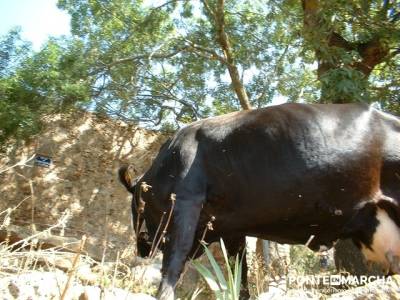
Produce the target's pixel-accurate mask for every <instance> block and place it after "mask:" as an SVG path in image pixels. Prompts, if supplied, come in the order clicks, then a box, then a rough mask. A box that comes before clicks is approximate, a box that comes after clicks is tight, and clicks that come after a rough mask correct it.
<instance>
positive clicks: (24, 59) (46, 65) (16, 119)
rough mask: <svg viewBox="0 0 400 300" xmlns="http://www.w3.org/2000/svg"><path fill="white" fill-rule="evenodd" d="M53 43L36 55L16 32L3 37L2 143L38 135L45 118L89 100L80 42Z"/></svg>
mask: <svg viewBox="0 0 400 300" xmlns="http://www.w3.org/2000/svg"><path fill="white" fill-rule="evenodd" d="M65 44H66V45H63V43H62V42H61V41H57V40H50V41H49V42H48V43H46V44H45V45H44V46H43V48H42V49H41V51H39V52H37V53H35V52H33V51H32V50H31V48H30V46H29V44H27V43H26V42H24V41H22V40H21V38H20V35H19V32H18V31H15V30H12V31H10V32H9V33H8V34H7V35H6V36H4V37H1V38H0V49H1V53H2V55H1V61H0V65H1V70H0V71H1V75H2V76H1V77H0V128H1V130H0V143H1V145H2V146H3V147H4V146H5V142H6V141H7V140H8V139H9V138H10V137H14V138H17V139H20V138H21V139H23V138H27V137H30V136H32V135H34V134H35V133H37V132H38V131H39V130H40V127H41V118H42V117H43V116H44V115H47V114H50V113H55V112H65V111H66V110H67V109H69V108H70V107H72V106H73V105H74V104H75V103H76V102H78V101H79V102H80V103H83V102H85V101H89V99H90V90H89V84H88V82H87V70H86V68H85V67H84V65H82V63H81V59H82V57H80V56H79V53H80V51H79V49H80V47H81V45H80V42H76V43H75V42H73V41H68V42H67V43H65Z"/></svg>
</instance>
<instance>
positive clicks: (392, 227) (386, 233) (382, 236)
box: [361, 208, 400, 268]
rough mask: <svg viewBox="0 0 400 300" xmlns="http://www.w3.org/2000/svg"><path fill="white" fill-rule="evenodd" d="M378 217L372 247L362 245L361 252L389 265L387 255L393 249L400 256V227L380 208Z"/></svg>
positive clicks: (371, 258) (368, 257)
mask: <svg viewBox="0 0 400 300" xmlns="http://www.w3.org/2000/svg"><path fill="white" fill-rule="evenodd" d="M376 218H377V219H378V221H379V224H378V226H377V227H376V230H375V233H374V235H373V239H372V245H371V248H372V250H371V249H370V248H367V247H366V246H365V245H362V247H361V252H362V253H363V254H364V256H365V258H366V259H367V260H370V261H374V262H377V263H380V264H382V265H383V266H385V267H386V268H388V267H389V262H388V261H387V259H386V257H385V255H386V253H387V252H389V251H391V252H392V253H393V255H398V256H400V228H399V227H397V225H396V223H395V222H394V221H393V220H392V219H391V218H390V217H389V216H388V214H387V213H386V211H384V210H383V209H380V208H378V210H377V214H376Z"/></svg>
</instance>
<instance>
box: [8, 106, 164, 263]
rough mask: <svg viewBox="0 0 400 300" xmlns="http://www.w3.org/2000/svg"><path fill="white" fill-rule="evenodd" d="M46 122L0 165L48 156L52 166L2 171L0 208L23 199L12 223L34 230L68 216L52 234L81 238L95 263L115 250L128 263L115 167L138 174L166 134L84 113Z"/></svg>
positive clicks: (127, 227)
mask: <svg viewBox="0 0 400 300" xmlns="http://www.w3.org/2000/svg"><path fill="white" fill-rule="evenodd" d="M45 122H46V126H45V127H44V129H43V131H42V133H41V134H40V135H38V136H37V137H35V138H34V139H32V141H31V142H29V143H27V144H25V145H15V147H14V148H13V149H9V153H7V156H5V157H0V166H11V165H13V164H15V163H17V162H19V161H20V160H25V159H27V158H29V157H31V156H32V155H34V154H35V153H36V154H40V155H44V156H46V157H50V158H51V160H52V163H51V165H50V167H48V168H46V167H41V166H37V165H35V164H34V160H31V161H30V162H28V163H27V164H28V166H25V167H21V166H18V167H15V168H13V169H11V170H9V171H6V172H3V173H1V174H0V182H1V184H0V193H1V195H2V201H1V202H0V211H4V210H5V209H7V208H9V207H15V206H17V205H18V203H20V202H21V201H23V202H22V203H21V204H20V207H19V208H18V209H17V210H15V212H13V213H12V215H11V223H12V224H14V225H18V226H24V227H26V228H27V229H29V230H31V229H32V230H33V231H35V230H43V229H46V228H48V227H49V226H50V225H52V224H55V223H57V221H58V220H59V219H60V217H61V216H62V215H65V214H67V217H66V222H65V226H61V227H62V228H61V230H60V229H56V230H53V231H52V233H53V234H55V235H64V236H66V237H73V238H76V239H77V240H79V239H80V237H81V236H82V235H83V234H86V235H87V237H88V240H87V242H86V247H85V249H86V251H89V254H90V256H92V257H93V258H95V259H101V258H102V256H103V254H105V258H106V260H115V257H116V255H117V252H120V259H122V260H124V261H126V262H128V261H129V260H130V259H131V257H132V247H129V245H132V241H133V237H132V230H131V216H130V197H129V196H128V193H127V192H126V190H125V189H124V188H123V187H122V186H121V185H120V183H119V182H118V179H117V170H118V168H119V166H120V165H121V164H123V163H128V162H129V163H132V164H134V167H135V170H136V171H137V174H138V175H139V174H141V173H142V172H144V171H145V170H146V168H147V167H148V166H149V164H150V162H151V161H152V159H153V158H154V156H155V155H156V153H157V151H158V149H159V147H160V146H161V144H162V143H163V142H164V141H165V139H166V136H164V135H162V134H160V133H157V132H153V131H148V130H145V129H140V128H138V127H135V126H133V125H128V124H125V123H123V122H116V121H114V120H110V119H106V118H100V117H96V116H94V115H93V114H90V113H75V114H73V115H68V116H65V115H58V116H53V117H51V118H48V119H46V120H45ZM0 169H2V167H0ZM24 199H25V200H24ZM31 224H34V227H32V225H31Z"/></svg>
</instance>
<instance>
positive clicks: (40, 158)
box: [35, 154, 51, 168]
mask: <svg viewBox="0 0 400 300" xmlns="http://www.w3.org/2000/svg"><path fill="white" fill-rule="evenodd" d="M35 165H37V166H40V167H45V168H48V167H50V165H51V158H50V157H48V156H44V155H40V154H36V157H35Z"/></svg>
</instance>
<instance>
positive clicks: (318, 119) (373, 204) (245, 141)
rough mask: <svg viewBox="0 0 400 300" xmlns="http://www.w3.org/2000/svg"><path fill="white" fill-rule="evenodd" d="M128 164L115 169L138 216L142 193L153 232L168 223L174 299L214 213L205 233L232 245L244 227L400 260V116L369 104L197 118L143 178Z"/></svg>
mask: <svg viewBox="0 0 400 300" xmlns="http://www.w3.org/2000/svg"><path fill="white" fill-rule="evenodd" d="M128 170H129V169H127V168H121V169H120V178H121V181H122V183H123V184H124V185H125V186H126V188H127V189H128V190H129V191H130V192H131V193H132V194H133V195H134V197H133V201H132V203H133V204H132V210H133V216H134V220H137V217H138V215H137V212H138V211H143V206H144V204H145V207H144V211H143V213H142V218H139V219H144V220H145V221H146V226H147V229H148V235H149V238H150V240H151V239H153V238H154V237H155V235H156V232H157V229H158V234H157V235H158V236H160V232H162V231H163V230H164V229H166V236H165V243H164V245H163V253H164V257H163V264H162V282H161V285H160V288H159V292H158V297H159V298H160V299H173V297H174V287H175V285H176V283H177V281H178V279H179V276H180V274H181V272H182V269H183V267H184V264H185V261H186V260H187V259H188V258H190V257H191V256H192V255H193V254H194V252H195V251H196V250H197V249H198V244H199V243H198V241H199V240H200V239H201V237H202V235H203V233H204V228H205V227H206V225H207V223H208V222H209V221H210V219H211V218H215V220H214V221H213V222H212V223H213V229H214V230H213V231H208V232H207V233H206V236H205V241H206V242H213V241H218V240H219V238H220V237H222V238H223V239H224V240H225V241H227V244H228V247H229V250H230V252H231V253H232V254H234V253H235V252H240V251H241V250H243V249H241V247H242V246H243V243H244V237H245V236H246V235H248V236H255V237H259V238H262V239H267V240H273V241H277V242H280V243H300V244H305V243H306V242H307V241H308V242H309V243H308V245H309V247H310V248H311V249H313V250H318V249H319V248H320V247H321V246H323V247H325V246H327V247H331V246H332V245H333V243H334V241H336V240H337V239H340V238H352V239H353V240H354V242H355V243H356V245H358V246H359V247H360V248H361V250H362V252H363V253H364V254H365V256H366V258H367V259H370V260H374V261H377V262H380V263H382V264H383V265H384V266H385V267H387V268H388V269H390V270H391V271H393V272H398V271H399V266H397V265H396V264H395V262H396V261H397V259H398V257H397V256H400V229H399V228H400V208H399V203H398V201H400V181H399V178H400V177H399V176H400V121H399V119H397V118H396V117H393V116H391V115H388V114H385V113H383V112H380V111H378V110H376V109H374V108H372V107H368V106H366V105H361V104H339V105H334V104H326V105H317V104H316V105H307V104H284V105H279V106H272V107H268V108H263V109H257V110H251V111H241V112H234V113H230V114H227V115H223V116H219V117H214V118H209V119H205V120H201V121H198V122H195V123H193V124H191V125H189V126H187V127H185V128H183V129H181V130H179V131H178V132H177V133H176V134H175V136H174V137H173V138H172V139H170V140H168V141H167V142H166V143H165V144H164V145H163V146H162V148H161V150H160V152H159V154H158V156H157V157H156V159H155V161H154V162H153V164H152V166H151V167H150V169H149V170H148V171H147V172H146V173H145V174H144V175H143V176H142V177H141V178H139V179H138V180H137V182H135V181H133V180H131V177H130V176H129V172H128ZM143 182H146V183H147V184H148V185H150V186H151V189H150V190H148V191H143V190H142V189H141V188H139V187H140V186H141V184H142V183H143ZM171 194H173V196H174V195H176V200H174V198H173V199H172V200H171ZM171 206H172V209H173V212H172V214H171V219H170V222H169V224H167V223H168V221H167V220H168V215H169V212H170V211H171ZM160 222H161V223H162V224H161V226H159V223H160ZM134 223H135V222H134ZM140 223H141V221H140ZM160 228H161V229H160ZM310 237H313V239H310ZM156 239H157V237H156ZM139 244H142V247H141V251H142V254H146V252H147V253H148V251H149V247H147V248H146V247H145V246H144V245H145V242H144V241H139ZM139 247H140V245H139ZM153 248H154V244H153Z"/></svg>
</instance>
